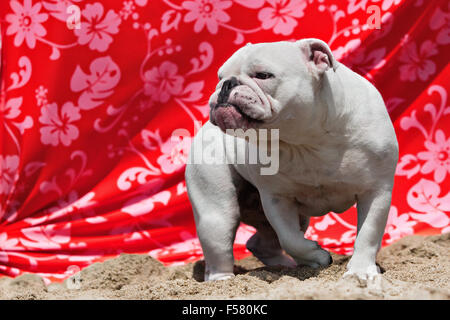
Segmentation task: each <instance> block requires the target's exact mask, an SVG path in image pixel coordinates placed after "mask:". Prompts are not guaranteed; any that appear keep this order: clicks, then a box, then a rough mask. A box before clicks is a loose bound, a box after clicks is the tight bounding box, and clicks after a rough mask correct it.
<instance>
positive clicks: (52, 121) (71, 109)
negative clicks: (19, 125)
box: [39, 102, 81, 147]
mask: <svg viewBox="0 0 450 320" xmlns="http://www.w3.org/2000/svg"><path fill="white" fill-rule="evenodd" d="M58 109H59V108H58V105H57V104H56V103H51V104H47V105H45V106H43V107H42V109H41V116H40V117H39V122H40V123H42V124H43V126H42V128H41V129H40V132H41V142H42V143H43V144H45V145H52V146H54V147H56V146H58V145H59V144H60V143H61V144H63V145H64V146H66V147H67V146H70V144H71V143H72V141H73V140H75V139H77V138H78V135H79V131H78V128H77V127H76V126H75V125H73V124H72V123H73V122H74V121H77V120H80V119H81V115H80V109H79V108H78V107H75V106H74V105H73V103H71V102H67V103H65V104H64V105H63V106H62V107H61V109H60V110H58Z"/></svg>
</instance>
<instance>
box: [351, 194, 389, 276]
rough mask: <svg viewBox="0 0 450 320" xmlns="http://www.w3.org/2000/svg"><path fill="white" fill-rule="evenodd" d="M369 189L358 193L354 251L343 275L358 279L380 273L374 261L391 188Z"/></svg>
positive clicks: (384, 224)
mask: <svg viewBox="0 0 450 320" xmlns="http://www.w3.org/2000/svg"><path fill="white" fill-rule="evenodd" d="M386 189H387V190H385V189H384V190H377V191H371V192H368V193H366V194H363V195H358V199H357V209H358V227H357V236H356V241H355V246H354V253H353V256H352V258H351V259H350V261H349V263H348V265H347V270H348V271H347V272H346V273H345V274H344V277H346V276H350V275H356V276H357V277H358V278H360V279H364V280H367V279H373V278H374V277H375V276H377V275H378V274H379V273H380V270H379V268H378V267H377V265H376V263H375V259H376V256H377V252H378V250H379V249H380V245H381V239H382V238H383V234H384V229H385V228H386V222H387V218H388V214H389V208H390V204H391V190H390V188H386Z"/></svg>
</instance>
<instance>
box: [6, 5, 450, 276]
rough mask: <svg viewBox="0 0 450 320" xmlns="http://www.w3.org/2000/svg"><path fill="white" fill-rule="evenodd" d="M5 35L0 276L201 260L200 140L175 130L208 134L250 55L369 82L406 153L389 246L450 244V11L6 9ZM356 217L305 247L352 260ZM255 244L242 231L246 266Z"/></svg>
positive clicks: (336, 220)
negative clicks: (232, 73) (149, 260)
mask: <svg viewBox="0 0 450 320" xmlns="http://www.w3.org/2000/svg"><path fill="white" fill-rule="evenodd" d="M0 28H1V29H0V30H1V33H0V36H1V42H0V44H1V51H0V52H1V53H0V54H1V60H0V61H1V69H0V79H1V85H0V111H1V112H0V117H1V119H0V148H1V152H0V274H3V275H8V276H17V275H19V274H21V273H24V272H31V273H37V274H40V275H42V276H44V278H45V279H46V280H47V281H54V280H58V279H64V278H66V277H68V276H70V275H71V274H72V273H73V272H75V271H77V270H79V269H80V268H82V267H85V266H87V265H89V264H91V263H93V262H98V261H103V260H105V259H107V258H112V257H115V256H117V255H119V254H120V253H122V252H124V253H139V254H149V255H151V256H153V257H155V258H157V259H158V260H160V261H161V262H163V263H164V264H166V265H173V264H180V263H186V262H192V261H195V260H198V259H200V258H201V257H202V251H201V247H200V245H199V242H198V239H197V238H196V231H195V224H194V220H193V215H192V209H191V206H190V203H189V200H188V197H187V193H186V185H185V182H184V168H185V162H186V158H187V153H188V151H189V146H190V143H191V137H189V136H185V137H183V138H178V139H173V138H172V133H173V132H174V130H176V129H180V128H184V129H187V130H188V131H189V132H190V134H191V135H193V134H194V132H195V123H204V122H205V121H207V119H208V113H209V110H208V109H209V107H208V99H209V96H210V94H211V93H212V92H213V90H214V88H215V86H216V83H217V70H218V68H219V67H220V66H221V65H222V64H223V63H224V62H225V61H226V59H227V58H228V57H229V56H230V55H231V54H232V53H233V52H235V51H236V50H237V49H238V48H240V47H241V46H243V45H245V44H246V43H247V42H251V43H258V42H271V41H280V40H288V41H291V40H296V39H301V38H319V39H322V40H324V41H325V42H327V43H328V44H329V46H330V48H331V49H332V51H333V54H334V56H335V57H336V59H337V60H339V61H340V62H342V63H343V64H345V65H347V66H348V67H350V68H351V69H352V70H354V71H355V72H357V73H359V74H360V75H362V76H364V77H365V78H366V79H368V80H369V81H371V82H372V83H373V84H374V85H375V86H376V87H377V88H378V89H379V90H380V92H381V94H382V96H383V98H384V100H385V102H386V106H387V109H388V111H389V114H390V116H391V120H392V121H393V123H394V126H395V130H396V133H397V138H398V141H399V145H400V158H399V162H398V166H397V170H396V176H395V186H394V191H393V198H392V206H391V208H390V213H389V219H388V223H387V226H386V232H385V235H384V237H383V243H382V244H383V245H387V244H390V243H392V242H393V241H396V240H398V239H400V238H401V237H403V236H405V235H410V234H436V233H444V232H449V231H450V227H449V221H450V218H449V214H450V192H449V186H450V107H449V100H448V89H449V78H450V67H449V65H448V61H449V56H450V48H449V42H450V3H449V2H448V1H444V0H442V1H441V0H427V1H425V0H408V1H401V0H347V1H341V0H330V1H324V0H316V1H313V0H309V1H308V0H235V1H230V0H161V1H157V0H155V1H148V0H125V1H124V0H108V1H106V0H103V1H102V0H42V1H38V0H2V1H0ZM205 201H208V199H205ZM355 211H356V209H355V208H354V207H352V208H351V209H350V210H348V211H347V212H345V213H343V214H340V215H338V214H335V213H330V214H328V215H325V216H323V217H317V218H312V219H311V222H310V227H309V229H308V231H307V233H306V236H307V237H308V238H309V239H313V240H316V241H318V242H319V244H320V245H321V246H323V247H324V248H325V249H327V250H331V251H333V252H336V253H341V254H351V253H352V246H353V243H354V239H355V236H356V212H355ZM253 232H254V229H253V228H252V227H249V226H246V225H241V226H240V228H239V229H238V232H237V236H236V242H235V246H234V252H235V257H236V258H238V259H239V258H242V257H245V256H247V255H249V252H248V251H247V250H246V248H245V242H246V240H247V239H248V238H249V237H250V236H251V235H252V234H253Z"/></svg>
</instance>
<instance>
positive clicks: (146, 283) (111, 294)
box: [0, 234, 450, 299]
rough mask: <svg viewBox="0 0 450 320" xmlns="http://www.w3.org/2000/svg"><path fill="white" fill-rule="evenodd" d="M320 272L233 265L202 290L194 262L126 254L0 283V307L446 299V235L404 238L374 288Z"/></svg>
mask: <svg viewBox="0 0 450 320" xmlns="http://www.w3.org/2000/svg"><path fill="white" fill-rule="evenodd" d="M333 259H334V262H333V264H332V265H331V266H330V267H328V268H324V269H319V270H314V269H311V268H308V267H297V268H295V269H286V268H281V267H270V268H269V267H263V266H262V264H261V263H260V262H258V261H257V260H256V259H255V258H254V257H250V258H247V259H243V260H240V261H237V262H236V268H235V273H237V276H236V277H235V278H234V279H230V280H225V281H216V282H202V279H203V271H204V264H203V262H202V261H199V262H197V263H194V264H189V265H185V266H179V267H170V268H166V267H164V266H163V265H162V264H161V263H159V262H158V261H156V260H155V259H152V258H151V257H149V256H146V255H128V254H124V255H121V256H120V257H118V258H116V259H111V260H108V261H105V262H103V263H96V264H93V265H91V266H89V267H87V268H85V269H84V270H82V271H81V272H80V273H79V274H77V275H76V276H74V277H73V278H71V279H68V280H66V281H65V282H64V283H60V284H58V283H53V284H50V285H49V286H45V284H44V282H43V280H42V279H41V278H40V277H38V276H36V275H30V274H27V275H22V276H20V277H17V278H15V279H11V278H6V277H4V278H0V299H450V234H446V235H439V236H431V237H421V236H409V237H405V238H403V239H401V240H400V241H398V242H396V243H394V244H393V245H391V246H388V247H385V248H383V249H382V250H381V251H380V253H379V255H378V259H377V262H378V264H379V266H380V267H381V270H382V272H383V274H382V276H381V277H380V278H379V279H377V280H376V281H373V282H364V281H359V280H357V279H354V278H353V279H352V278H350V279H341V278H342V275H343V273H344V272H345V266H346V264H347V262H348V260H349V257H345V256H338V255H333Z"/></svg>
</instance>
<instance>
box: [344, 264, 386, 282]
mask: <svg viewBox="0 0 450 320" xmlns="http://www.w3.org/2000/svg"><path fill="white" fill-rule="evenodd" d="M347 269H348V270H347V272H345V273H344V276H343V278H344V279H345V278H348V277H357V278H358V279H359V280H363V281H367V280H374V279H376V278H377V277H378V276H379V275H380V268H378V266H377V265H375V264H371V265H354V264H351V265H350V266H348V267H347Z"/></svg>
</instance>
